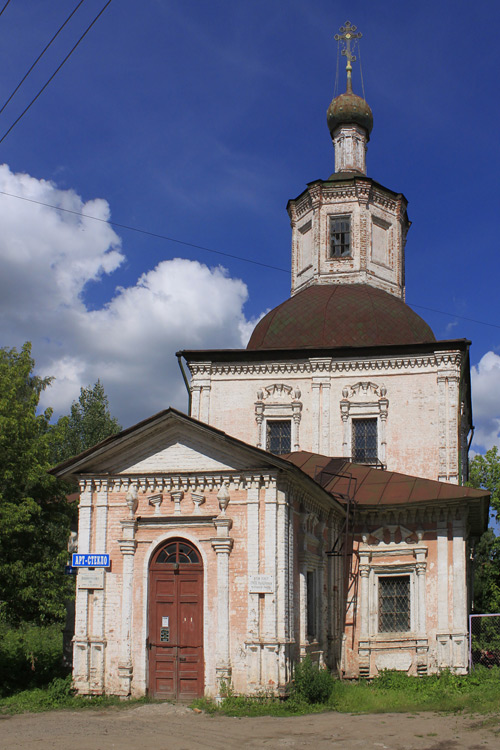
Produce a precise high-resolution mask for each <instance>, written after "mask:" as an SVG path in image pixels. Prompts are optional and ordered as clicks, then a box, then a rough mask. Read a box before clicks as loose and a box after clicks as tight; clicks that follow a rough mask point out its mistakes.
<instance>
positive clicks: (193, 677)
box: [148, 539, 204, 699]
mask: <svg viewBox="0 0 500 750" xmlns="http://www.w3.org/2000/svg"><path fill="white" fill-rule="evenodd" d="M148 615H149V617H148V620H149V632H148V650H149V694H150V695H151V696H152V697H154V698H166V699H172V698H177V699H179V698H180V699H191V698H197V697H199V696H201V695H203V692H204V661H203V562H202V559H201V555H200V553H199V551H198V550H197V549H196V548H195V547H193V545H192V544H190V543H189V542H187V541H186V540H185V539H169V540H168V541H167V542H164V543H163V544H162V545H161V547H159V548H158V549H157V550H156V551H155V553H154V554H153V557H152V558H151V563H150V566H149V612H148Z"/></svg>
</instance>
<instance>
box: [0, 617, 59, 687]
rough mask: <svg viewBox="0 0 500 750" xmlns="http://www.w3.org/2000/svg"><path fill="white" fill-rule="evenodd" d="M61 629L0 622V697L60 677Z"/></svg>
mask: <svg viewBox="0 0 500 750" xmlns="http://www.w3.org/2000/svg"><path fill="white" fill-rule="evenodd" d="M61 658H62V631H61V626H60V625H49V626H45V627H42V626H36V625H30V624H23V625H21V626H19V627H18V628H12V627H9V626H8V625H7V624H6V623H5V622H3V623H1V622H0V696H6V695H10V694H11V693H15V692H18V691H20V690H26V689H28V688H35V687H41V686H42V685H47V683H49V682H50V681H51V680H52V679H54V678H56V677H61V676H63V674H64V672H63V669H62V666H61V664H62V662H61Z"/></svg>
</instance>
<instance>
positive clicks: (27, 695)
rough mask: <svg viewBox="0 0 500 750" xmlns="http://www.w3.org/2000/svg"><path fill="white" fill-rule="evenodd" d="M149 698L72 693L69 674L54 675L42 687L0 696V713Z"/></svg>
mask: <svg viewBox="0 0 500 750" xmlns="http://www.w3.org/2000/svg"><path fill="white" fill-rule="evenodd" d="M152 702H153V701H151V700H150V699H149V698H138V699H129V700H127V701H123V700H122V699H121V698H119V697H118V696H117V695H95V696H83V695H75V693H74V690H73V688H72V684H71V675H68V676H67V677H64V678H62V677H56V678H54V679H53V680H52V681H51V682H50V683H49V684H48V685H47V686H46V687H44V688H34V689H32V690H24V691H23V692H21V693H16V694H15V695H11V696H9V697H8V698H3V699H2V698H0V716H1V715H2V714H20V713H25V712H28V711H29V712H33V713H35V712H36V713H39V712H40V711H51V710H56V709H61V708H71V709H72V710H75V709H88V708H104V707H106V708H107V707H110V706H114V707H115V708H126V707H129V706H137V705H141V704H144V703H152Z"/></svg>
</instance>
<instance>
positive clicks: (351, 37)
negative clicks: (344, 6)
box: [335, 21, 363, 91]
mask: <svg viewBox="0 0 500 750" xmlns="http://www.w3.org/2000/svg"><path fill="white" fill-rule="evenodd" d="M357 30H358V27H357V26H353V25H351V22H350V21H346V22H345V25H344V26H341V27H340V29H339V31H340V32H341V33H340V34H335V41H336V42H344V49H343V50H342V54H343V55H344V57H347V63H346V66H345V67H346V70H347V89H348V91H350V90H351V71H352V65H351V63H353V62H356V56H355V55H353V54H352V51H351V42H353V41H355V40H356V39H361V37H362V36H363V34H362V33H361V32H360V31H357ZM356 32H357V33H356Z"/></svg>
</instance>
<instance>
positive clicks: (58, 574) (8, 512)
mask: <svg viewBox="0 0 500 750" xmlns="http://www.w3.org/2000/svg"><path fill="white" fill-rule="evenodd" d="M33 367H34V362H33V359H32V358H31V347H30V344H29V343H26V344H25V345H24V346H23V347H22V349H21V351H19V352H18V351H16V349H10V350H9V349H0V614H1V615H2V617H3V618H4V619H6V620H9V621H10V622H12V623H18V622H20V621H23V620H24V621H28V622H38V623H50V622H54V621H56V620H60V619H62V618H63V617H64V614H65V606H64V602H65V600H66V599H67V598H68V596H69V595H70V591H71V589H70V582H69V581H68V577H67V576H65V575H64V565H65V563H66V560H67V541H68V535H69V525H70V518H71V514H72V510H71V508H70V507H69V506H68V503H67V502H66V496H65V486H64V485H63V484H62V483H61V482H59V481H57V480H56V479H55V478H54V477H52V476H50V475H49V474H47V469H48V468H49V467H50V446H51V442H50V437H51V428H50V424H49V421H50V417H51V410H50V409H48V410H46V411H45V412H44V413H43V414H37V407H38V402H39V398H40V394H41V392H42V391H43V390H44V389H45V388H46V387H47V386H48V385H49V383H50V378H40V377H38V376H36V375H34V374H33Z"/></svg>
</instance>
